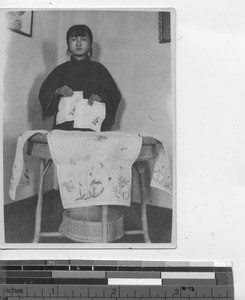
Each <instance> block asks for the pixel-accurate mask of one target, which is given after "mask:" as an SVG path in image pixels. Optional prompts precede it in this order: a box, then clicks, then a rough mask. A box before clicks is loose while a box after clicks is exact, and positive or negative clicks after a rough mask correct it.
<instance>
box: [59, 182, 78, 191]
mask: <svg viewBox="0 0 245 300" xmlns="http://www.w3.org/2000/svg"><path fill="white" fill-rule="evenodd" d="M62 185H63V186H64V187H65V188H66V190H67V192H69V193H71V192H72V191H74V190H75V189H76V188H75V186H74V184H73V182H72V181H71V180H70V181H66V182H64V183H63V184H62Z"/></svg>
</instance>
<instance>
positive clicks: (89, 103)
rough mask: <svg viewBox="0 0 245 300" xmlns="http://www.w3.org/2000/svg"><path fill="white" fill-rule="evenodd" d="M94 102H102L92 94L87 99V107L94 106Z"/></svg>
mask: <svg viewBox="0 0 245 300" xmlns="http://www.w3.org/2000/svg"><path fill="white" fill-rule="evenodd" d="M94 101H97V102H101V101H102V97H100V96H98V95H96V94H93V95H91V96H90V97H89V99H88V105H91V106H92V105H93V104H94Z"/></svg>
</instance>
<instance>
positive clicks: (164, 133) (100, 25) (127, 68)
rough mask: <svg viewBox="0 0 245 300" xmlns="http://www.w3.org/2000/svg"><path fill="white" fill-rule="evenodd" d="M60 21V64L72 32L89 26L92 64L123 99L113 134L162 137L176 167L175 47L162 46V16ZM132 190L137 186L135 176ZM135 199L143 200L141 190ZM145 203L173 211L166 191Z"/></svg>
mask: <svg viewBox="0 0 245 300" xmlns="http://www.w3.org/2000/svg"><path fill="white" fill-rule="evenodd" d="M61 20H62V21H61V23H60V31H59V35H60V44H59V49H60V52H59V62H60V63H62V62H64V61H65V60H67V59H68V58H67V56H66V49H67V45H66V40H65V36H66V32H67V30H68V28H69V27H70V26H72V25H74V24H86V25H88V26H89V27H90V28H91V30H92V32H93V37H94V43H93V57H92V60H95V61H99V62H100V63H102V64H103V65H105V66H106V68H107V69H108V70H109V72H110V73H111V74H112V76H113V78H114V80H115V81H116V83H117V85H118V88H119V90H120V92H121V94H122V100H121V103H120V105H119V108H118V112H117V118H116V123H115V125H114V127H113V130H120V131H126V132H133V131H137V132H141V133H148V134H150V135H153V136H154V135H157V136H160V137H161V138H164V145H165V146H166V149H167V151H168V153H169V156H170V160H171V162H172V161H173V147H174V145H173V144H174V143H173V139H174V108H175V99H174V90H173V77H172V76H173V74H175V73H174V71H175V70H171V64H172V65H173V62H174V58H175V53H174V51H173V46H172V43H163V44H160V43H159V42H158V11H80V10H77V11H61ZM172 30H173V31H174V28H172ZM171 51H172V54H171ZM171 55H172V57H171ZM171 59H172V61H171ZM151 168H152V166H149V171H148V180H149V178H150V176H151V175H150V174H151V171H150V169H151ZM133 172H134V171H133ZM133 186H134V187H136V186H138V184H137V175H136V174H135V172H134V176H133ZM132 198H133V199H134V200H135V201H137V199H138V198H139V196H138V189H137V188H136V189H135V188H134V189H133V197H132ZM147 198H148V199H149V200H148V203H150V204H154V205H158V206H163V207H168V208H171V207H172V198H171V196H170V195H169V194H167V193H166V192H163V191H159V190H157V189H149V190H148V192H147Z"/></svg>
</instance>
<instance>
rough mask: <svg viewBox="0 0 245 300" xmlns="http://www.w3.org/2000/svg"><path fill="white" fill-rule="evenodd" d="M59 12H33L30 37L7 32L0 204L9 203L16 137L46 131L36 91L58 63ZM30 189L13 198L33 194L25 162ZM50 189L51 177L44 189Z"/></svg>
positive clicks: (33, 168)
mask: <svg viewBox="0 0 245 300" xmlns="http://www.w3.org/2000/svg"><path fill="white" fill-rule="evenodd" d="M58 23H59V12H55V11H53V12H51V11H44V12H41V11H35V12H34V19H33V36H32V37H31V38H29V37H26V36H23V35H20V34H17V33H14V32H10V31H8V32H7V34H6V35H5V36H6V39H7V43H8V46H7V47H6V51H7V52H6V53H5V55H4V57H5V59H6V61H5V71H4V83H3V89H4V94H3V95H4V97H3V113H4V117H3V152H4V153H3V161H4V162H3V168H4V202H5V204H6V203H9V202H11V201H12V200H11V199H10V197H9V195H8V188H9V181H10V177H11V172H12V165H13V161H14V156H15V149H16V142H17V137H18V135H19V134H20V133H21V132H24V131H26V130H30V129H50V128H51V122H52V120H50V121H48V122H47V121H45V122H43V121H42V120H41V108H40V104H39V101H38V91H39V88H40V85H41V83H42V82H43V80H44V79H45V77H46V76H47V74H48V73H49V72H50V71H51V70H52V69H53V68H54V67H55V66H56V65H57V62H58V48H57V45H58V26H57V24H58ZM27 164H28V166H29V169H30V179H31V182H32V185H31V186H23V187H20V188H18V193H17V199H23V198H27V197H29V196H31V195H35V194H37V184H38V174H39V172H38V169H37V168H38V165H37V162H36V161H35V160H33V159H28V160H27ZM52 186H53V184H52V177H50V178H49V179H48V180H47V184H46V188H47V189H49V188H51V187H52Z"/></svg>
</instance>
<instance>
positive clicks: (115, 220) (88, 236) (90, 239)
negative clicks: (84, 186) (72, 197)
mask: <svg viewBox="0 0 245 300" xmlns="http://www.w3.org/2000/svg"><path fill="white" fill-rule="evenodd" d="M60 231H61V232H62V233H63V234H64V235H65V236H66V237H68V238H69V239H71V240H73V241H76V242H86V243H102V207H100V206H91V207H81V208H71V209H67V210H65V211H64V213H63V222H62V224H61V226H60ZM123 235H124V226H123V214H122V213H121V212H119V211H117V210H115V209H111V208H108V242H111V241H114V240H117V239H119V238H121V237H122V236H123Z"/></svg>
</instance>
